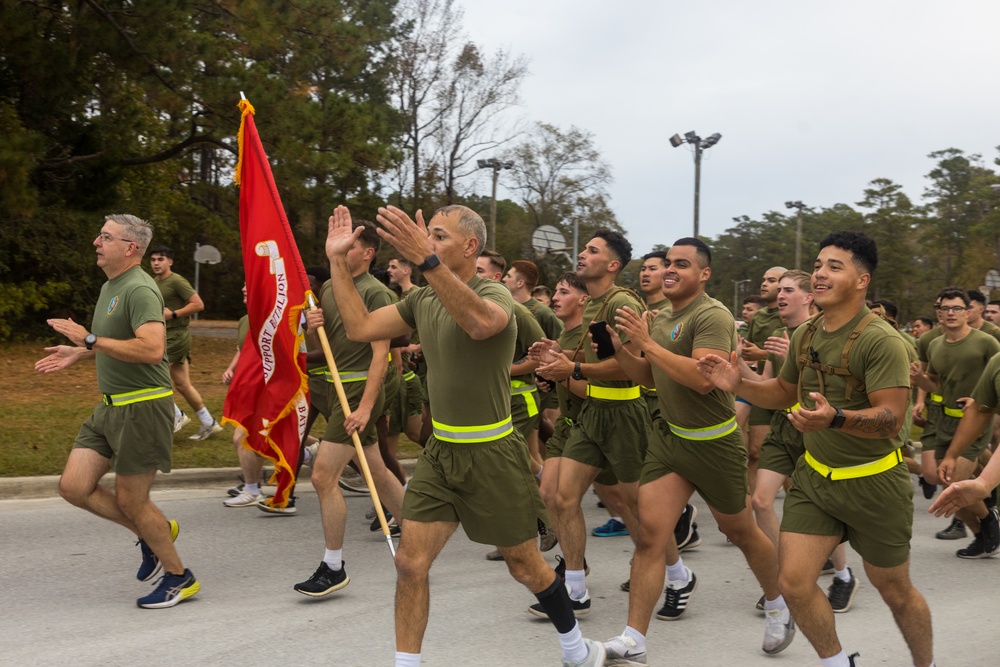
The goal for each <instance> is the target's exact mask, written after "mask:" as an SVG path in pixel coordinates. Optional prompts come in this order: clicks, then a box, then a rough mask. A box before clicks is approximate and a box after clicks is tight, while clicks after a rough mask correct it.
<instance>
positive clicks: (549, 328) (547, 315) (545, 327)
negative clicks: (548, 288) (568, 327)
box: [523, 298, 563, 340]
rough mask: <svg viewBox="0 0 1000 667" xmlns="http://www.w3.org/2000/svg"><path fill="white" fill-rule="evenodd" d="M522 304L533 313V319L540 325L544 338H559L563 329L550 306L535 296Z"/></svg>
mask: <svg viewBox="0 0 1000 667" xmlns="http://www.w3.org/2000/svg"><path fill="white" fill-rule="evenodd" d="M523 305H524V307H525V308H527V309H528V310H529V311H530V312H531V314H532V315H534V317H535V321H536V322H538V325H539V326H540V327H542V331H544V332H545V337H546V338H548V339H549V340H558V339H559V334H561V333H562V330H563V323H562V320H560V319H559V318H558V317H556V314H555V313H553V312H552V309H551V308H549V307H548V306H546V305H544V304H543V303H542V302H541V301H539V300H538V299H535V298H531V299H528V300H527V301H525V302H524V304H523Z"/></svg>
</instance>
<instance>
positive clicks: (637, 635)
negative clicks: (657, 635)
mask: <svg viewBox="0 0 1000 667" xmlns="http://www.w3.org/2000/svg"><path fill="white" fill-rule="evenodd" d="M622 634H624V635H625V636H626V637H631V638H632V639H634V640H635V650H637V651H645V650H646V635H644V634H642V633H641V632H639V631H638V630H636V629H635V628H633V627H632V626H631V625H626V626H625V632H624V633H622Z"/></svg>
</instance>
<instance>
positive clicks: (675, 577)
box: [667, 558, 691, 583]
mask: <svg viewBox="0 0 1000 667" xmlns="http://www.w3.org/2000/svg"><path fill="white" fill-rule="evenodd" d="M690 580H691V570H689V569H687V567H686V566H685V565H684V559H683V558H678V559H677V562H676V563H674V564H673V565H667V581H683V582H685V583H687V582H688V581H690Z"/></svg>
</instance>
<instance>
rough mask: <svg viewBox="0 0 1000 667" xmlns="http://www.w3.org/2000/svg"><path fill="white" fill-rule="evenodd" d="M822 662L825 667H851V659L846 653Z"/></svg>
mask: <svg viewBox="0 0 1000 667" xmlns="http://www.w3.org/2000/svg"><path fill="white" fill-rule="evenodd" d="M820 662H821V663H823V667H851V659H850V658H848V657H847V653H845V652H844V651H841V652H840V653H838V654H837V655H834V656H830V657H829V658H823V659H822V660H821V661H820Z"/></svg>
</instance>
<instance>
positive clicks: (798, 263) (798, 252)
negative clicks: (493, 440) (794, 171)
mask: <svg viewBox="0 0 1000 667" xmlns="http://www.w3.org/2000/svg"><path fill="white" fill-rule="evenodd" d="M805 207H806V205H805V204H803V203H802V202H800V201H786V202H785V208H797V209H799V210H798V213H797V214H796V216H795V217H796V220H795V268H796V269H801V268H802V209H804V208H805Z"/></svg>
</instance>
